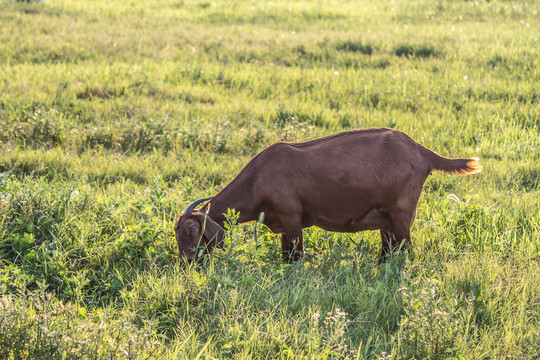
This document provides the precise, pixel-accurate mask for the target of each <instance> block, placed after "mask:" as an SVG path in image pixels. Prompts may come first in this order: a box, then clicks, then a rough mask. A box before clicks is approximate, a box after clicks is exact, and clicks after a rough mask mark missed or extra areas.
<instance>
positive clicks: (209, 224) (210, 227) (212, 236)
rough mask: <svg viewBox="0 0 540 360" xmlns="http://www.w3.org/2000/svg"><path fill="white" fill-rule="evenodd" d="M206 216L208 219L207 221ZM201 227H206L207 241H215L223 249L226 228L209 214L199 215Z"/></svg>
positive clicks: (205, 235)
mask: <svg viewBox="0 0 540 360" xmlns="http://www.w3.org/2000/svg"><path fill="white" fill-rule="evenodd" d="M205 218H206V221H205ZM199 222H200V223H201V228H203V227H204V233H203V234H204V237H205V238H206V241H207V242H213V243H214V245H215V246H217V247H218V248H220V249H223V235H224V233H225V230H224V229H223V228H222V227H221V226H219V224H218V223H217V222H215V221H214V220H212V218H210V216H208V215H201V216H199Z"/></svg>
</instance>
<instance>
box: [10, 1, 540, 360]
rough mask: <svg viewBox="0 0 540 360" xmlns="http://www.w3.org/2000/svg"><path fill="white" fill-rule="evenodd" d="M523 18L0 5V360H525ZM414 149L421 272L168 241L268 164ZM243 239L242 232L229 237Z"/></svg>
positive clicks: (246, 237) (527, 18)
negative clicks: (338, 143)
mask: <svg viewBox="0 0 540 360" xmlns="http://www.w3.org/2000/svg"><path fill="white" fill-rule="evenodd" d="M538 11H539V8H538V4H536V2H533V1H521V2H517V1H495V2H481V1H473V2H471V1H439V2H437V3H433V2H429V1H413V2H411V1H392V2H386V3H378V2H375V1H372V2H363V3H356V2H346V1H343V2H331V1H327V2H326V1H325V2H310V1H304V2H296V3H293V4H291V3H288V2H279V1H278V2H276V1H274V2H254V1H242V2H210V1H139V2H131V3H129V4H128V3H123V2H105V1H93V2H82V3H81V2H75V1H67V0H66V1H49V2H46V3H39V4H35V3H30V4H27V3H19V2H17V3H11V2H1V3H0V64H1V66H0V173H1V174H0V214H1V217H0V354H1V356H0V357H7V358H36V357H38V358H40V357H50V358H81V357H83V358H103V357H112V358H271V359H275V358H368V359H372V358H381V359H382V358H433V359H440V358H471V359H472V358H482V357H486V358H502V357H520V358H531V359H533V358H537V357H539V356H540V346H539V345H538V344H540V297H539V295H538V294H539V293H540V277H539V276H538V274H539V273H540V269H539V260H540V256H539V254H540V240H539V238H540V225H539V224H540V205H539V201H538V198H539V183H540V166H539V165H538V163H539V160H540V159H539V158H540V151H538V149H539V146H540V144H539V140H540V135H539V118H540V116H539V111H540V106H539V100H538V96H539V93H538V83H539V80H540V74H539V69H540V64H539V52H538V49H537V47H538V46H537V44H538V43H539V34H540V31H539V30H540V29H539V25H540V22H539V20H540V18H539V15H538ZM371 126H386V127H392V128H396V129H400V130H403V131H405V132H407V133H408V134H410V135H411V136H412V137H413V138H415V139H416V140H418V141H419V142H421V143H422V144H424V145H426V146H428V147H430V148H432V149H434V150H435V151H437V152H439V153H441V154H442V155H445V156H454V157H455V156H467V157H471V156H478V157H480V158H481V161H482V163H483V165H484V171H483V172H482V173H480V174H478V175H475V176H471V177H466V178H465V177H457V176H456V177H453V176H452V177H451V176H447V175H441V174H434V175H433V177H431V178H430V179H428V181H427V182H426V185H425V187H424V194H423V195H422V197H421V200H420V204H419V209H418V216H417V221H416V223H415V225H414V226H413V229H412V236H413V245H414V256H410V255H409V256H407V255H400V254H397V255H395V256H394V257H393V258H392V259H390V261H389V262H388V263H387V264H384V265H381V266H377V265H376V256H377V254H378V252H379V250H380V239H379V237H378V234H377V233H376V232H364V233H358V234H333V233H328V232H324V231H322V230H320V229H316V228H312V229H306V230H305V231H304V237H305V241H306V257H305V259H304V260H303V261H300V262H296V263H294V264H291V265H290V264H285V263H283V262H282V261H281V259H280V249H279V240H278V238H277V237H276V236H274V235H272V234H271V233H269V232H268V230H267V229H266V228H264V227H263V226H261V225H259V224H250V225H242V226H230V229H229V231H228V232H227V238H226V248H225V250H224V251H218V252H216V253H215V254H214V255H215V256H213V257H212V258H209V259H205V260H204V262H203V264H201V265H199V266H197V267H194V266H187V265H186V264H184V263H183V262H182V261H181V259H179V257H178V250H177V248H176V243H175V241H174V237H173V231H172V226H173V222H174V220H175V218H176V217H177V216H178V213H179V212H180V211H182V210H183V208H184V207H185V205H186V204H187V203H189V202H190V201H191V200H193V199H194V198H197V197H201V196H207V195H211V194H215V193H217V192H218V191H219V189H221V188H222V187H223V186H224V185H226V184H227V183H228V182H229V181H230V180H232V179H233V178H234V176H235V175H236V174H237V173H238V172H239V171H240V169H241V168H242V167H243V166H244V165H245V164H246V163H247V161H249V159H250V158H251V156H253V155H255V154H256V153H257V152H258V151H260V150H262V149H263V148H264V147H265V146H267V145H269V144H271V143H272V142H275V141H280V140H281V141H303V140H308V139H312V138H315V137H318V136H324V135H327V134H331V133H334V132H338V131H343V130H347V129H351V128H359V127H371ZM230 221H231V223H234V215H233V214H231V216H230Z"/></svg>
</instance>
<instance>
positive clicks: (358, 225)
mask: <svg viewBox="0 0 540 360" xmlns="http://www.w3.org/2000/svg"><path fill="white" fill-rule="evenodd" d="M336 215H341V216H340V217H338V216H336ZM314 225H316V226H318V227H320V228H322V229H324V230H328V231H336V232H357V231H363V230H378V229H386V228H388V227H389V225H390V220H389V219H388V215H387V214H386V212H384V211H381V210H379V209H370V210H369V211H368V212H367V213H366V214H365V215H363V216H362V215H360V216H354V215H350V214H343V213H342V214H332V215H330V216H318V217H317V218H316V221H315V224H314Z"/></svg>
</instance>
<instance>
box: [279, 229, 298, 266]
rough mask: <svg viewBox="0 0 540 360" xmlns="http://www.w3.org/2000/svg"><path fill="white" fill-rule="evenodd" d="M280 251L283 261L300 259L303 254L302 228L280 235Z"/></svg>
mask: <svg viewBox="0 0 540 360" xmlns="http://www.w3.org/2000/svg"><path fill="white" fill-rule="evenodd" d="M281 252H282V255H283V259H284V260H285V261H288V262H292V261H297V260H300V259H302V256H303V255H304V239H303V238H302V229H300V231H295V232H290V233H284V234H282V235H281Z"/></svg>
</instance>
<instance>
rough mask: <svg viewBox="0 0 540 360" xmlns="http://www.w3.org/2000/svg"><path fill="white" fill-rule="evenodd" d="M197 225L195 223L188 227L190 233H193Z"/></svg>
mask: <svg viewBox="0 0 540 360" xmlns="http://www.w3.org/2000/svg"><path fill="white" fill-rule="evenodd" d="M196 228H197V227H196V226H195V225H192V226H190V227H189V228H188V231H189V233H190V234H191V233H193V232H194V231H195V229H196Z"/></svg>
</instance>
